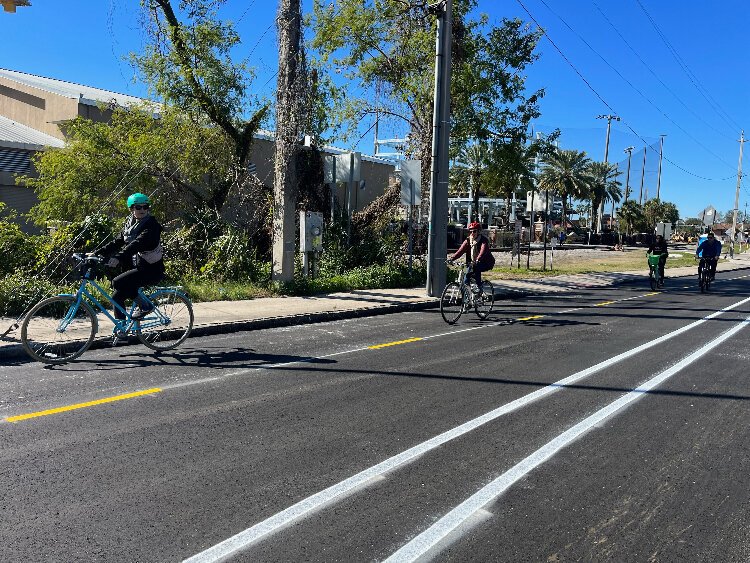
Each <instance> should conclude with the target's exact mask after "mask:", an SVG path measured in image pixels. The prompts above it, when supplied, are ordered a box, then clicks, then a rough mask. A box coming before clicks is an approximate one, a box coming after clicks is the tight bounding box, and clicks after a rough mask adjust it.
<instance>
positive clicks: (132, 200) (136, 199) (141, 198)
mask: <svg viewBox="0 0 750 563" xmlns="http://www.w3.org/2000/svg"><path fill="white" fill-rule="evenodd" d="M136 204H139V205H143V204H149V205H150V204H151V200H150V199H148V196H147V195H146V194H142V193H141V192H136V193H134V194H130V195H129V196H128V209H130V208H131V207H133V206H134V205H136Z"/></svg>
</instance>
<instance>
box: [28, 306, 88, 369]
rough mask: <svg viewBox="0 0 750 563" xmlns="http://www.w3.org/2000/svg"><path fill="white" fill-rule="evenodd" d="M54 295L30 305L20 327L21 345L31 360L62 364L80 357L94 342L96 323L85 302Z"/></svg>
mask: <svg viewBox="0 0 750 563" xmlns="http://www.w3.org/2000/svg"><path fill="white" fill-rule="evenodd" d="M75 306H76V298H75V297H73V296H72V295H58V296H56V297H50V298H49V299H44V300H42V301H40V302H39V303H37V304H36V305H34V307H33V308H32V309H31V311H29V314H28V315H26V318H25V319H24V320H23V324H22V325H21V344H22V345H23V348H24V350H26V353H27V354H28V355H29V356H31V357H32V358H33V359H35V360H37V361H39V362H44V363H45V364H64V363H66V362H69V361H71V360H74V359H75V358H77V357H78V356H80V355H81V354H83V353H84V352H85V351H86V350H87V349H88V347H89V346H91V342H93V340H94V335H95V334H96V331H97V328H98V322H97V320H96V315H95V314H94V311H92V310H91V307H89V306H88V305H87V304H86V303H84V302H81V303H80V304H79V305H78V308H77V309H76V308H75Z"/></svg>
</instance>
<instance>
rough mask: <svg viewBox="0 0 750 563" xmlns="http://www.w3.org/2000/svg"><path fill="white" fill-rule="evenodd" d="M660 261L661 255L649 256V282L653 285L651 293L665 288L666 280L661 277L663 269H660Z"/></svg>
mask: <svg viewBox="0 0 750 563" xmlns="http://www.w3.org/2000/svg"><path fill="white" fill-rule="evenodd" d="M660 260H661V254H649V255H648V281H649V283H650V284H651V291H656V290H657V289H658V288H660V287H664V278H662V277H661V269H660V268H659V261H660Z"/></svg>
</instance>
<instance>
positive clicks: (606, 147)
mask: <svg viewBox="0 0 750 563" xmlns="http://www.w3.org/2000/svg"><path fill="white" fill-rule="evenodd" d="M596 118H597V119H606V120H607V138H606V140H605V141H604V164H608V158H609V133H610V130H611V129H612V120H613V119H614V120H615V121H620V118H619V117H618V116H616V115H612V114H609V115H597V116H596ZM604 184H605V188H606V184H607V177H606V176H605V177H604ZM603 214H604V197H602V200H601V201H600V202H599V209H598V210H597V213H596V233H597V234H598V233H600V232H601V230H602V215H603ZM589 242H591V241H589ZM600 242H601V241H600Z"/></svg>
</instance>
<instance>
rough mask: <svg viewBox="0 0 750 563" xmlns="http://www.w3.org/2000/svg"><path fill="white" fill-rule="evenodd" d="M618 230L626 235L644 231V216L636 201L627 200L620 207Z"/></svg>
mask: <svg viewBox="0 0 750 563" xmlns="http://www.w3.org/2000/svg"><path fill="white" fill-rule="evenodd" d="M619 218H620V230H621V231H623V230H624V231H625V232H626V233H627V234H628V235H630V233H632V232H635V231H643V230H646V216H645V214H644V213H643V206H642V205H639V204H638V202H637V201H635V200H632V199H629V200H628V201H626V202H625V203H623V204H622V206H621V207H620V212H619Z"/></svg>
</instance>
